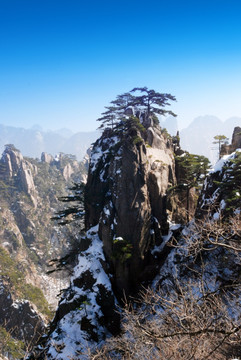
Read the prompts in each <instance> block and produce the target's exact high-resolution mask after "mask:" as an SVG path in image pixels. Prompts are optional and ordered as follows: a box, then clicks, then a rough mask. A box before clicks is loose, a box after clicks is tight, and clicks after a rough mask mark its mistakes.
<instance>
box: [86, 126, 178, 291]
mask: <svg viewBox="0 0 241 360" xmlns="http://www.w3.org/2000/svg"><path fill="white" fill-rule="evenodd" d="M175 181H176V180H175V161H174V152H173V145H172V141H171V138H169V137H168V136H167V135H166V134H165V133H163V132H162V131H161V129H160V128H157V127H148V128H147V129H145V128H143V127H138V126H136V125H135V124H134V125H132V126H130V128H129V129H128V130H127V131H126V132H125V134H123V133H122V134H116V133H115V132H113V131H112V130H110V129H107V130H106V131H105V132H104V133H103V135H102V137H101V138H100V139H99V140H97V141H96V143H95V144H94V147H93V150H92V156H91V161H90V170H89V175H88V181H87V185H86V227H87V229H88V228H90V227H91V226H94V225H97V224H99V237H100V239H101V240H102V241H103V247H104V253H105V255H106V258H107V261H108V263H109V264H110V266H111V269H112V271H113V273H114V283H115V286H116V288H117V292H119V294H121V295H122V293H123V290H124V291H125V292H126V293H127V294H128V293H130V292H131V291H132V289H133V288H134V287H135V286H136V285H137V283H138V282H139V281H141V278H142V276H144V275H143V270H144V266H145V264H146V262H147V258H148V256H150V250H151V249H152V248H153V246H154V245H155V244H158V243H160V241H161V235H163V234H165V233H166V232H167V229H168V222H167V189H168V188H169V187H170V186H172V185H174V184H175Z"/></svg>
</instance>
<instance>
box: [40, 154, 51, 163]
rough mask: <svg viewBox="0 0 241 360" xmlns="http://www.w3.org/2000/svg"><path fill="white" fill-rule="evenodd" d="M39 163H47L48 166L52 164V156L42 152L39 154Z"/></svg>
mask: <svg viewBox="0 0 241 360" xmlns="http://www.w3.org/2000/svg"><path fill="white" fill-rule="evenodd" d="M41 161H42V162H45V163H47V164H50V163H52V162H53V161H54V158H53V156H52V155H50V154H48V153H46V152H42V154H41Z"/></svg>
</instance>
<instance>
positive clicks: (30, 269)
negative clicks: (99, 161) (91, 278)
mask: <svg viewBox="0 0 241 360" xmlns="http://www.w3.org/2000/svg"><path fill="white" fill-rule="evenodd" d="M69 164H70V166H71V169H72V173H71V174H70V173H69V174H68V176H67V177H66V178H67V180H66V179H65V176H64V172H65V168H66V167H68V165H69ZM81 173H82V174H83V176H84V173H86V170H85V167H84V165H82V164H79V163H78V162H77V161H76V160H75V159H74V158H73V157H72V156H70V155H64V154H63V155H62V161H59V159H54V158H53V157H52V156H51V155H48V156H47V155H45V156H42V161H39V160H36V159H30V158H27V159H26V158H24V157H23V156H22V154H21V153H20V151H19V150H17V149H16V148H15V147H14V146H13V145H7V146H6V149H5V151H4V153H3V155H2V158H1V160H0V194H1V196H0V281H2V282H3V288H2V289H3V290H1V304H4V306H1V305H0V307H1V308H2V311H3V309H4V312H2V313H1V314H0V328H3V329H5V330H4V331H7V333H6V334H7V336H9V337H10V338H11V336H12V337H13V340H11V341H13V342H14V341H15V340H16V341H17V340H18V341H20V342H21V341H27V338H28V337H31V338H32V344H33V342H34V341H35V340H36V337H37V336H39V334H40V333H42V332H43V328H44V327H43V323H42V322H41V326H40V327H38V325H37V323H38V321H40V319H42V315H41V313H44V314H45V315H46V314H47V315H48V316H51V315H50V310H49V309H48V306H50V307H51V309H55V308H56V305H57V302H58V299H57V295H58V294H59V291H60V290H61V289H62V288H65V287H67V285H68V282H69V276H70V275H69V273H68V271H62V272H61V275H59V274H58V273H53V274H51V275H47V274H46V272H47V271H48V270H50V267H49V261H50V260H52V259H56V258H59V257H61V256H64V255H66V252H68V251H69V249H70V248H71V246H72V243H74V242H78V239H79V234H78V232H79V230H75V228H74V226H73V225H68V226H66V227H65V228H62V229H60V228H59V226H57V223H56V222H54V221H52V220H51V218H52V217H53V216H54V215H55V212H57V211H59V210H60V209H62V208H63V204H62V203H61V202H59V199H58V198H59V197H60V196H65V195H67V194H68V193H67V187H70V186H72V184H73V182H79V181H80V179H81ZM44 297H45V298H44ZM46 299H47V301H46ZM10 300H11V301H10ZM14 304H17V305H16V306H15V305H14ZM43 304H44V306H43ZM36 306H37V309H36ZM31 319H32V320H31ZM41 321H42V320H41ZM7 324H8V327H7ZM27 324H29V327H28V325H27ZM44 326H45V325H44ZM31 329H32V330H31ZM13 330H14V331H13ZM8 331H10V333H8ZM33 331H35V332H36V337H34V336H35V335H34V336H33ZM27 333H28V334H29V335H27ZM10 334H11V335H10ZM37 334H38V335H37ZM25 344H26V343H25ZM0 352H1V350H0ZM9 356H10V355H9ZM18 358H19V357H18Z"/></svg>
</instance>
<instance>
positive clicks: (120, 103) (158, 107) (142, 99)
mask: <svg viewBox="0 0 241 360" xmlns="http://www.w3.org/2000/svg"><path fill="white" fill-rule="evenodd" d="M136 92H137V93H139V95H133V93H136ZM169 101H176V98H175V97H174V96H173V95H171V94H162V93H159V92H156V91H155V90H148V88H147V87H142V88H139V87H136V88H134V89H132V90H131V91H130V92H127V93H124V94H122V95H118V96H117V98H116V99H115V100H113V101H111V105H110V106H106V107H105V108H106V109H107V110H106V111H105V112H103V113H102V116H101V117H100V118H99V119H97V120H98V121H101V122H102V124H101V126H100V127H99V128H100V129H103V128H106V127H109V128H111V129H112V130H114V129H116V127H117V126H118V125H119V124H120V123H121V122H122V121H123V120H125V119H126V117H127V116H128V115H127V114H126V111H127V109H128V108H130V109H132V111H133V114H132V115H134V116H135V114H136V113H137V112H139V113H140V114H145V117H146V118H148V117H150V116H152V117H153V119H154V122H155V123H158V119H157V115H167V114H168V115H172V116H176V114H174V113H173V112H172V111H171V110H166V109H164V108H165V107H166V106H168V105H170V103H169Z"/></svg>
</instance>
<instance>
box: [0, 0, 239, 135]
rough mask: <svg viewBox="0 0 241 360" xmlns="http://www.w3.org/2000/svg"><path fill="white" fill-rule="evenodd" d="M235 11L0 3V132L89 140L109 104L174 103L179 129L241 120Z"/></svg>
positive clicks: (216, 2) (221, 5) (219, 4)
mask: <svg viewBox="0 0 241 360" xmlns="http://www.w3.org/2000/svg"><path fill="white" fill-rule="evenodd" d="M240 19H241V2H240V1H236V0H235V1H234V0H226V1H224V0H209V1H206V0H203V1H199V0H180V1H174V0H169V1H162V0H159V1H155V0H149V1H143V0H139V1H137V0H133V1H131V0H129V1H127V0H123V1H118V0H112V1H109V0H102V1H101V0H99V1H97V0H93V1H91V0H89V1H88V2H87V1H82V0H78V1H77V0H68V1H67V0H59V1H54V0H41V1H39V0H29V1H25V0H21V1H20V0H0V124H6V125H11V126H22V127H27V128H28V127H31V126H32V125H34V124H39V125H41V126H42V127H43V128H44V129H58V128H62V127H67V128H70V129H73V130H74V131H91V130H95V129H96V128H97V127H98V126H99V123H97V122H96V118H98V117H99V116H100V115H101V112H102V111H104V106H107V105H108V104H109V102H110V101H111V100H113V99H114V98H115V97H116V95H118V94H121V93H123V92H126V91H129V90H131V89H132V88H133V87H136V86H147V87H148V88H152V89H155V90H157V91H159V92H165V93H171V94H172V95H175V96H176V98H177V102H176V103H175V104H173V105H172V107H171V108H172V110H173V111H174V112H176V113H177V115H178V121H179V126H180V128H183V127H185V126H187V125H188V124H189V123H190V122H191V120H192V119H193V118H195V117H197V116H199V115H206V114H210V115H216V116H218V117H219V118H221V119H222V120H225V119H227V118H229V117H231V116H239V117H241V21H240Z"/></svg>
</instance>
